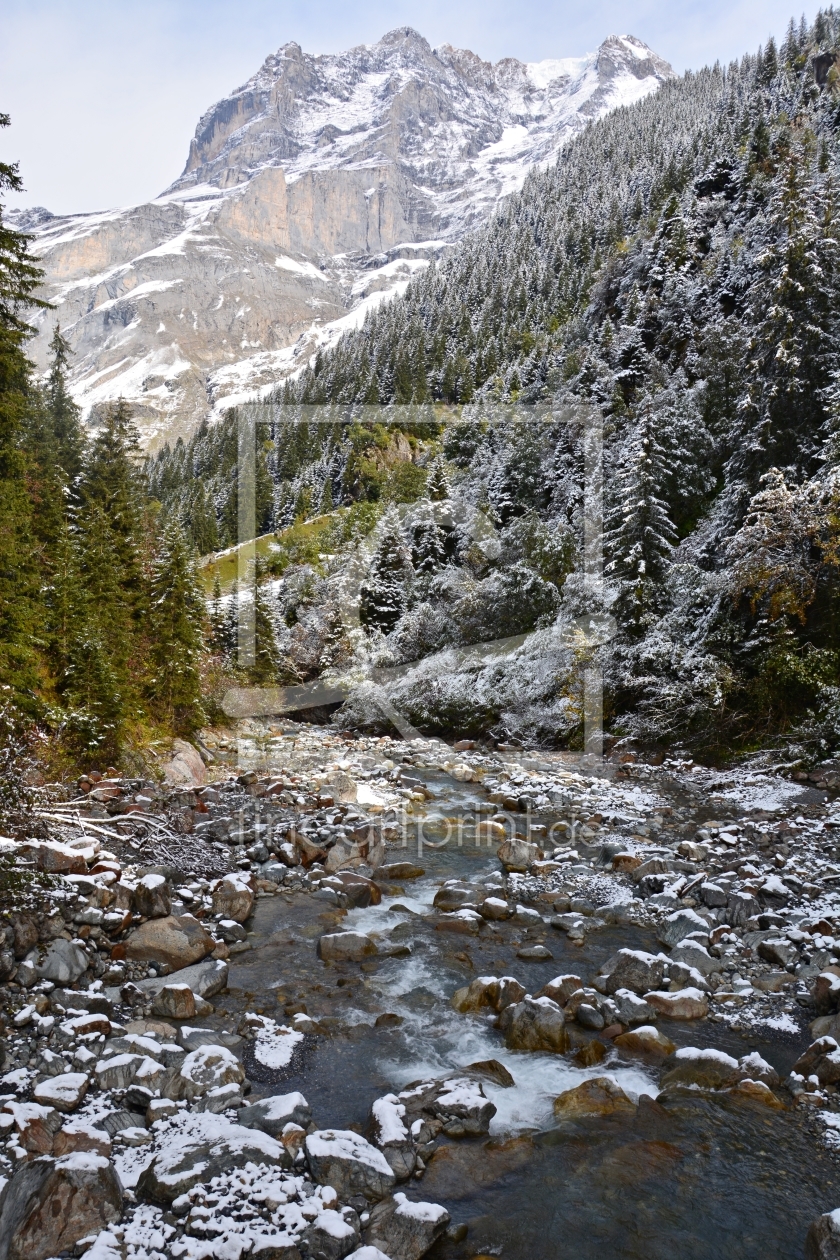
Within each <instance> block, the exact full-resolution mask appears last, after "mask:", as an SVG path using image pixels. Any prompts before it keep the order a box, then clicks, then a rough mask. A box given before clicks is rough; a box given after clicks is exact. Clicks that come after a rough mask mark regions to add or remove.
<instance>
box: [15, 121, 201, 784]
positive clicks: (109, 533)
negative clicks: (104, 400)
mask: <svg viewBox="0 0 840 1260" xmlns="http://www.w3.org/2000/svg"><path fill="white" fill-rule="evenodd" d="M8 121H9V120H8V117H6V116H0V125H3V126H5V125H8ZM20 187H21V182H20V176H19V174H18V171H17V168H16V167H14V166H9V165H5V166H0V192H2V191H11V190H18V189H19V188H20ZM40 278H41V272H40V271H39V269H38V267H37V265H36V262H35V260H34V259H33V258H32V257H31V255H30V252H29V239H28V238H27V237H26V236H25V235H24V234H22V233H19V232H16V231H14V230H12V229H11V228H9V227H8V226H6V225H5V224H4V223H3V221H2V215H0V688H2V695H3V701H4V704H5V705H6V706H7V708H8V711H9V712H12V711H14V712H16V713H18V714H19V715H21V716H22V717H23V718H24V719H25V720H28V721H30V722H32V721H35V722H38V723H39V724H40V725H41V726H42V727H43V729H44V730H45V731H46V732H48V733H50V734H51V735H52V736H53V737H54V738H55V739H56V741H57V744H58V745H59V746H60V747H61V748H62V749H63V750H64V751H66V752H67V753H69V754H71V755H73V754H79V753H81V752H85V753H92V752H96V753H97V755H98V757H99V758H100V759H102V760H104V761H107V760H110V759H115V758H117V757H118V756H119V755H120V752H121V750H122V749H123V748H124V746H125V745H126V743H131V742H132V741H135V742H142V740H143V738H150V737H151V734H152V732H154V731H157V732H159V733H160V732H163V733H166V732H173V731H178V732H181V733H185V732H189V731H191V730H193V729H195V727H196V725H198V724H200V722H201V721H202V720H203V712H202V708H201V658H202V652H203V648H204V644H203V637H204V622H205V619H206V613H205V607H204V599H203V596H202V594H201V593H200V590H199V585H198V580H197V576H196V570H195V562H194V557H193V551H192V548H191V546H190V545H189V544H188V542H187V540H186V539H185V537H184V533H183V531H182V529H181V528H180V526H179V524H178V522H177V521H176V520H174V519H172V518H169V519H164V518H163V517H162V516H161V513H160V511H159V504H156V503H155V502H154V500H153V499H152V498H151V495H150V493H149V487H148V485H147V482H146V479H145V476H144V473H143V463H142V459H141V457H140V452H139V448H138V445H137V437H136V433H135V430H134V427H133V425H132V422H131V415H130V412H129V409H128V407H127V406H126V405H125V404H124V403H117V404H116V405H115V406H113V407H111V408H110V410H109V411H108V412H107V414H106V415H105V417H104V418H103V420H102V422H101V424H100V426H99V428H98V429H96V430H95V431H94V432H93V433H91V434H88V433H86V432H85V430H84V429H83V427H82V424H81V421H80V415H79V409H78V407H77V406H76V404H75V403H74V402H73V399H72V397H71V395H70V392H69V389H68V386H67V368H68V359H69V347H68V344H67V342H66V340H65V338H64V337H63V336H62V334H61V331H60V329H59V327H58V325H56V327H55V331H54V334H53V338H52V342H51V346H50V353H51V358H50V368H49V372H48V374H47V377H46V379H45V380H44V381H43V382H39V381H38V380H36V378H35V375H34V371H33V369H32V366H31V364H30V363H29V361H28V360H27V357H26V343H27V339H28V337H29V336H30V335H31V329H30V327H29V326H28V325H27V323H26V314H27V311H28V309H30V308H31V307H32V305H33V303H35V302H37V296H36V294H37V286H38V283H39V281H40Z"/></svg>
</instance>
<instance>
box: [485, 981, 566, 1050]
mask: <svg viewBox="0 0 840 1260" xmlns="http://www.w3.org/2000/svg"><path fill="white" fill-rule="evenodd" d="M499 1027H500V1028H501V1030H502V1032H503V1033H504V1035H505V1043H506V1044H507V1046H508V1047H509V1048H510V1049H511V1050H553V1051H555V1052H556V1053H558V1054H562V1053H563V1052H564V1051H565V1050H567V1049H568V1046H569V1035H568V1033H567V1032H566V1020H565V1018H564V1015H563V1012H562V1011H561V1009H560V1007H559V1006H558V1005H557V1003H556V1002H552V1000H551V998H547V997H542V998H533V997H531V996H530V995H528V994H526V995H525V997H524V998H523V999H522V1001H521V1002H517V1003H516V1005H515V1006H508V1007H507V1008H506V1009H505V1010H504V1011H503V1012H502V1015H501V1017H500V1020H499Z"/></svg>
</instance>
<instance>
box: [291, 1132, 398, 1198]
mask: <svg viewBox="0 0 840 1260" xmlns="http://www.w3.org/2000/svg"><path fill="white" fill-rule="evenodd" d="M304 1150H305V1152H306V1160H307V1163H308V1165H309V1171H310V1172H311V1174H312V1177H313V1180H315V1181H317V1182H318V1184H319V1185H322V1186H332V1187H333V1189H334V1190H335V1191H336V1192H337V1194H338V1196H339V1198H341V1199H348V1198H351V1197H352V1196H353V1195H357V1194H358V1195H364V1197H365V1198H366V1199H370V1200H379V1199H384V1198H385V1197H386V1195H388V1194H390V1193H391V1191H392V1190H393V1188H394V1184H395V1181H396V1178H395V1176H394V1173H393V1170H392V1168H391V1166H390V1164H389V1163H388V1161H387V1159H386V1158H385V1156H384V1155H383V1153H382V1152H381V1151H380V1150H377V1148H376V1147H375V1146H372V1145H371V1144H370V1142H366V1141H365V1139H364V1138H363V1137H360V1136H359V1134H358V1133H353V1132H352V1131H351V1130H349V1129H318V1130H316V1131H315V1132H314V1133H310V1134H308V1135H307V1137H306V1140H305V1142H304Z"/></svg>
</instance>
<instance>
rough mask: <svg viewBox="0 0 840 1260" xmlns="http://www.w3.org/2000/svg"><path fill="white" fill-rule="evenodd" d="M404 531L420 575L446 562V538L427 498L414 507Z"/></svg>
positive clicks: (416, 570) (431, 571) (430, 571)
mask: <svg viewBox="0 0 840 1260" xmlns="http://www.w3.org/2000/svg"><path fill="white" fill-rule="evenodd" d="M405 533H406V536H407V539H408V543H409V546H410V548H411V563H412V565H413V567H414V572H415V573H417V574H418V575H420V576H425V575H426V574H429V573H436V572H437V571H438V569H439V568H441V566H442V565H444V564H445V563H446V540H445V538H444V536H443V531H442V530H441V529H440V527H439V526H438V523H437V521H436V520H435V513H434V509H433V508H432V505H431V503H430V502H429V500H428V499H421V501H420V503H419V504H418V505H417V507H416V508H415V509H414V511H413V512H412V514H411V516H410V517H409V520H408V523H407V527H406V530H405Z"/></svg>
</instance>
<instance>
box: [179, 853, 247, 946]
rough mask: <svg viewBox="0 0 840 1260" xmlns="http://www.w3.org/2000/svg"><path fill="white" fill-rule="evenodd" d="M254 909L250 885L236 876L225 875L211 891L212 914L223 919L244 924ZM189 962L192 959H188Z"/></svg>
mask: <svg viewBox="0 0 840 1260" xmlns="http://www.w3.org/2000/svg"><path fill="white" fill-rule="evenodd" d="M253 908H254V892H253V889H252V888H251V886H250V884H249V883H248V882H247V881H246V880H244V879H240V878H239V877H238V876H236V875H226V876H225V877H224V879H220V880H219V882H218V884H216V887H215V888H214V889H213V913H214V914H220V915H222V916H223V917H224V918H225V919H235V920H236V922H237V923H244V922H245V920H246V919H247V918H248V917H249V916H250V914H251V912H252V910H253ZM190 961H191V962H193V961H194V959H190Z"/></svg>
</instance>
